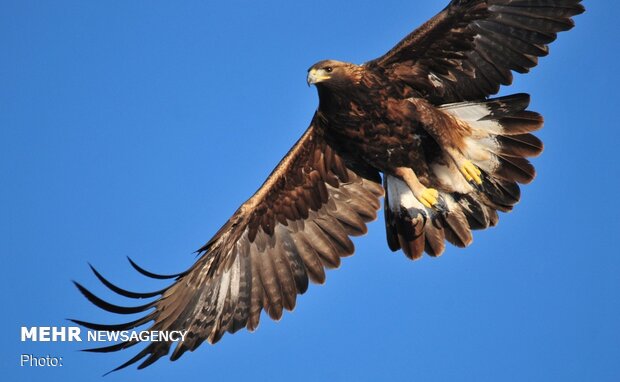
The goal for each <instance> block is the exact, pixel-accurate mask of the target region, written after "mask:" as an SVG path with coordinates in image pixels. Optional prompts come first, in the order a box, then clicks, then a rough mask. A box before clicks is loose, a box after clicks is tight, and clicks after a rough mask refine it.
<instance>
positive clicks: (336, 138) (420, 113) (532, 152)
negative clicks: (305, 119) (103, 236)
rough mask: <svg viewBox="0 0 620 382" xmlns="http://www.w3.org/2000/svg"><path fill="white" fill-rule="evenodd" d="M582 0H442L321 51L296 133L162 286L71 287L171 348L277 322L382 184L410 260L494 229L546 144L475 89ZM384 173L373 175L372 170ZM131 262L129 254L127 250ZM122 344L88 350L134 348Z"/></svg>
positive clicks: (508, 76) (375, 199)
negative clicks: (167, 336) (369, 42)
mask: <svg viewBox="0 0 620 382" xmlns="http://www.w3.org/2000/svg"><path fill="white" fill-rule="evenodd" d="M580 3H581V0H452V1H451V2H450V4H449V5H448V6H447V7H446V8H445V9H444V10H443V11H441V12H440V13H439V14H437V15H436V16H435V17H433V18H432V19H431V20H429V21H428V22H426V23H425V24H424V25H422V26H421V27H420V28H418V29H417V30H415V31H413V32H412V33H411V34H409V35H408V36H406V37H405V38H404V39H403V40H402V41H401V42H399V43H398V44H397V45H396V46H395V47H394V48H393V49H392V50H390V51H389V52H387V53H386V54H385V55H383V56H381V57H379V58H377V59H374V60H372V61H369V62H366V63H364V64H362V65H356V64H352V63H348V62H340V61H333V60H326V61H320V62H318V63H316V64H315V65H313V66H312V67H311V68H310V69H309V70H308V77H307V80H308V84H312V85H315V86H316V88H317V90H318V94H319V106H318V109H317V110H316V113H315V115H314V117H313V119H312V122H311V123H310V127H309V128H308V129H307V130H306V132H305V133H304V134H303V136H302V137H301V138H300V139H299V141H298V142H297V143H296V144H295V145H294V146H293V148H292V149H291V150H290V151H289V152H288V154H287V155H286V156H285V157H284V159H282V161H281V162H280V163H279V164H278V166H277V167H276V168H275V170H274V171H273V172H272V173H271V175H270V176H269V178H267V180H266V181H265V183H264V184H263V185H262V186H261V187H260V188H259V189H258V191H257V192H256V193H255V194H254V195H253V196H252V197H251V198H250V199H248V201H246V202H245V203H243V205H241V207H239V209H238V210H237V211H236V212H235V213H234V215H233V216H232V217H231V218H230V219H229V220H228V221H227V222H226V223H225V224H224V226H223V227H222V228H221V229H220V230H219V231H218V232H217V233H216V234H215V236H213V238H211V239H210V240H209V241H208V242H207V243H206V244H205V245H204V246H203V247H202V248H200V249H199V250H198V253H199V255H200V257H199V259H198V260H197V261H196V262H195V263H194V264H193V265H192V266H191V267H190V268H189V269H188V270H187V271H185V272H182V273H180V274H176V275H169V276H163V275H156V274H153V273H150V272H148V271H146V270H144V269H142V268H140V267H139V266H137V265H136V264H135V263H134V262H131V264H132V265H133V267H134V268H135V269H136V270H138V271H139V272H140V273H142V274H144V275H146V276H149V277H152V278H156V279H173V280H174V281H173V283H172V284H171V285H170V286H168V287H167V288H165V289H162V290H159V291H156V292H153V293H135V292H130V291H127V290H125V289H121V288H119V287H118V286H116V285H114V284H112V283H111V282H109V281H108V280H107V279H105V278H104V277H103V276H102V275H101V274H100V273H98V272H97V271H96V270H95V269H94V268H93V271H94V273H95V275H96V277H97V278H98V279H99V280H100V281H101V282H103V283H104V284H105V285H106V286H107V287H109V288H110V289H111V290H112V291H114V292H116V293H118V294H119V295H122V296H125V297H129V298H135V299H142V298H151V297H156V299H155V300H153V301H152V302H149V303H146V304H143V305H140V306H135V307H122V306H117V305H113V304H110V303H108V302H106V301H104V300H102V299H100V298H99V297H97V296H95V295H94V294H92V293H91V292H90V291H88V290H87V289H85V288H84V287H83V286H81V285H80V284H77V283H76V285H77V287H78V288H79V290H80V291H81V292H82V293H83V294H84V295H85V296H86V298H88V300H90V301H91V302H92V303H94V304H95V305H97V306H98V307H100V308H102V309H105V310H107V311H110V312H113V313H118V314H132V313H138V312H147V311H149V312H148V313H146V315H145V316H144V317H142V318H140V319H137V320H135V321H131V322H127V323H123V324H116V325H107V324H96V323H90V322H85V321H80V320H74V322H76V323H77V324H80V325H82V326H84V327H86V328H90V329H94V330H107V331H117V330H131V329H134V328H136V327H139V326H141V325H145V324H147V323H151V325H150V327H149V330H152V331H173V330H188V333H187V335H186V336H185V338H184V340H183V341H180V342H178V343H177V344H176V346H175V347H174V350H173V352H172V355H171V359H172V360H176V359H178V358H179V357H180V356H181V355H182V354H183V353H185V352H186V351H187V350H190V351H193V350H194V349H196V348H197V347H198V346H199V345H200V344H201V343H202V342H203V341H205V340H206V341H208V342H209V343H215V342H217V341H218V340H219V339H220V338H221V337H222V336H223V335H224V333H225V332H230V333H234V332H236V331H238V330H239V329H241V328H244V327H245V328H247V329H248V330H250V331H253V330H255V329H256V327H257V326H258V323H259V318H260V315H261V311H262V310H263V309H264V310H265V311H266V312H267V313H268V314H269V316H270V317H271V318H273V319H275V320H278V319H280V318H281V317H282V313H283V310H284V309H286V310H289V311H290V310H292V309H293V308H294V307H295V301H296V297H297V294H302V293H304V292H305V291H306V289H307V288H308V281H309V280H311V281H313V282H316V283H319V284H321V283H323V282H324V281H325V270H324V268H336V267H338V266H339V264H340V258H341V257H344V256H349V255H351V254H353V250H354V248H353V243H352V242H351V239H350V237H351V236H359V235H362V234H364V233H365V232H366V223H368V222H370V221H372V220H374V219H375V218H376V216H377V211H378V210H379V208H380V199H381V197H382V196H384V195H385V202H384V211H385V213H384V215H385V227H386V232H387V242H388V245H389V247H390V249H391V250H393V251H396V250H398V249H402V250H403V252H404V253H405V255H407V256H408V257H410V258H412V259H417V258H419V257H421V256H422V254H423V252H426V253H427V254H429V255H431V256H439V255H440V254H441V253H442V252H443V251H444V248H445V242H446V241H447V242H449V243H452V244H454V245H456V246H458V247H465V246H467V245H469V244H470V243H471V242H472V232H471V231H472V230H475V229H484V228H487V227H490V226H494V225H496V224H497V222H498V213H497V212H498V211H502V212H507V211H510V210H511V209H512V208H513V206H514V205H515V204H516V203H517V202H518V201H519V196H520V191H519V186H518V184H519V183H528V182H530V181H532V179H533V178H534V175H535V171H534V167H533V166H532V165H531V164H530V162H529V161H528V160H527V159H526V158H527V157H532V156H536V155H538V154H540V152H541V151H542V148H543V145H542V143H541V141H540V140H539V139H538V138H536V137H535V136H534V135H532V134H531V132H533V131H535V130H538V129H539V128H541V126H542V124H543V119H542V117H541V116H540V115H539V114H537V113H535V112H532V111H528V110H526V109H527V107H528V104H529V96H528V95H527V94H516V95H511V96H507V97H501V98H493V99H490V98H488V97H489V96H490V95H493V94H496V93H497V92H498V91H499V88H500V85H509V84H510V83H511V82H512V71H516V72H519V73H526V72H528V71H529V69H530V68H532V67H534V66H535V65H536V64H537V61H538V57H542V56H545V55H546V54H547V53H548V46H547V45H548V44H549V43H551V42H552V41H554V40H555V39H556V34H557V33H558V32H560V31H565V30H568V29H571V28H572V27H573V25H574V24H573V21H572V19H571V17H572V16H575V15H577V14H580V13H582V12H583V11H584V7H583V6H582V5H581V4H580ZM381 174H383V177H381ZM130 261H131V260H130ZM136 343H138V342H137V341H127V342H120V343H117V344H114V345H111V346H106V347H102V348H95V349H88V351H93V352H111V351H117V350H121V349H125V348H128V347H131V346H133V345H135V344H136ZM172 345H173V342H166V341H163V342H150V343H149V344H148V345H147V346H146V347H145V348H144V349H143V350H142V351H140V352H139V353H138V354H137V355H135V356H134V357H133V358H131V359H130V360H129V361H127V362H126V363H124V364H123V365H121V366H119V367H118V368H117V369H115V370H118V369H121V368H124V367H126V366H128V365H131V364H133V363H135V362H138V361H140V360H142V359H143V358H144V357H146V359H145V360H144V361H142V363H141V364H140V366H139V368H143V367H146V366H148V365H150V364H152V363H153V362H155V361H156V360H158V359H159V358H160V357H162V356H164V355H166V354H168V353H169V351H170V350H171V347H172Z"/></svg>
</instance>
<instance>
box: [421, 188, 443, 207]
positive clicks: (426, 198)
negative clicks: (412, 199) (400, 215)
mask: <svg viewBox="0 0 620 382" xmlns="http://www.w3.org/2000/svg"><path fill="white" fill-rule="evenodd" d="M416 198H417V199H418V200H419V201H420V203H422V204H424V206H425V207H426V208H432V207H433V206H434V205H435V204H437V202H438V201H439V192H438V191H437V190H436V189H434V188H425V189H424V191H422V192H421V193H420V194H419V195H416Z"/></svg>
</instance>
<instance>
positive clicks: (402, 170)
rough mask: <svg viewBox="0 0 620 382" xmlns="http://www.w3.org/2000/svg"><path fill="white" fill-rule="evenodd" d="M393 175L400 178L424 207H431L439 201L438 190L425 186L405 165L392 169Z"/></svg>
mask: <svg viewBox="0 0 620 382" xmlns="http://www.w3.org/2000/svg"><path fill="white" fill-rule="evenodd" d="M394 175H396V176H398V177H399V178H401V179H402V180H403V181H404V182H405V183H406V184H407V186H408V187H409V189H411V192H413V195H414V196H415V197H416V199H418V200H419V201H420V203H422V204H423V205H424V206H425V207H426V208H432V207H433V206H435V205H436V204H437V203H438V202H439V192H438V191H437V190H436V189H434V188H428V187H425V186H424V185H423V184H422V183H420V180H419V179H418V177H417V176H416V174H415V172H413V170H412V169H410V168H407V167H398V168H396V170H395V171H394Z"/></svg>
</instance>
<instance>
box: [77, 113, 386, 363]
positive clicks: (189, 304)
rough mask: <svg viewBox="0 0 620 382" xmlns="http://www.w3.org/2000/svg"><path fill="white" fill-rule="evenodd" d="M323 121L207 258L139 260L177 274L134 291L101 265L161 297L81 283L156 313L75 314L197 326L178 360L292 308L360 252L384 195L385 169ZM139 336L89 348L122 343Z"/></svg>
mask: <svg viewBox="0 0 620 382" xmlns="http://www.w3.org/2000/svg"><path fill="white" fill-rule="evenodd" d="M318 121H319V119H318V118H317V117H315V118H314V120H313V123H312V124H311V126H310V127H309V128H308V130H307V131H306V133H305V134H304V135H303V136H302V137H301V138H300V140H299V141H298V142H297V143H296V144H295V146H294V147H293V148H292V149H291V150H290V152H289V153H288V154H287V155H286V156H285V157H284V159H282V161H281V162H280V164H279V165H278V166H277V167H276V169H275V170H274V171H273V173H272V174H271V175H270V176H269V178H268V179H267V180H266V181H265V183H264V184H263V186H262V187H261V188H260V189H259V190H258V191H257V192H256V194H254V196H252V197H251V198H250V199H249V200H248V201H247V202H245V203H244V204H243V205H242V206H241V207H240V208H239V209H238V210H237V211H236V212H235V214H234V215H233V216H232V217H231V218H230V220H228V222H226V224H224V226H223V227H222V228H221V229H220V230H219V231H218V232H217V233H216V235H215V236H214V237H213V238H212V239H211V240H209V242H208V243H207V244H205V245H204V246H203V247H202V248H200V249H199V250H198V252H199V254H200V258H199V259H198V261H197V262H196V263H195V264H194V265H193V266H192V267H191V268H190V269H188V270H187V271H185V272H183V273H182V274H178V275H171V276H160V275H155V274H153V273H149V272H147V271H145V270H143V269H142V268H140V267H138V266H137V265H135V263H133V262H132V265H133V266H134V268H136V269H137V270H138V271H139V272H140V273H142V274H145V275H147V276H150V277H153V278H160V279H162V278H174V279H175V280H174V282H173V284H172V285H170V286H169V287H168V288H165V289H163V290H160V291H157V292H153V293H135V292H130V291H126V290H124V289H121V288H119V287H117V286H116V285H114V284H112V283H111V282H109V281H108V280H106V279H105V278H103V276H101V274H99V273H98V272H97V271H96V270H95V269H94V268H93V271H94V272H95V275H96V276H97V278H99V280H101V281H102V282H103V283H104V284H105V285H106V286H107V287H109V288H110V289H111V290H112V291H114V292H116V293H118V294H120V295H122V296H125V297H130V298H136V299H139V298H147V297H157V298H156V299H155V300H154V301H152V302H150V303H147V304H144V305H141V306H137V307H121V306H117V305H113V304H110V303H108V302H106V301H104V300H102V299H100V298H99V297H97V296H95V295H94V294H92V293H91V292H90V291H88V290H87V289H86V288H84V287H83V286H81V285H80V284H77V283H76V285H77V287H78V288H79V289H80V291H81V292H82V293H83V294H84V295H85V296H86V298H88V300H90V301H91V302H92V303H94V304H95V305H97V306H98V307H100V308H102V309H104V310H107V311H110V312H113V313H118V314H132V313H138V312H147V311H150V312H149V313H147V314H146V315H145V316H144V317H142V318H140V319H138V320H135V321H131V322H127V323H122V324H115V325H106V324H95V323H90V322H84V321H79V320H74V322H76V323H77V324H79V325H82V326H84V327H87V328H90V329H93V330H108V331H120V330H131V329H133V328H136V327H138V326H141V325H144V324H147V323H149V322H152V324H151V325H150V327H149V329H148V330H152V331H173V330H189V332H188V334H187V336H186V338H185V340H184V341H182V342H179V343H178V344H177V345H176V347H175V348H174V350H173V353H172V355H171V359H172V360H176V359H178V358H179V357H180V356H181V355H182V354H183V353H184V352H185V351H187V350H190V351H193V350H194V349H196V348H197V347H198V346H199V345H200V344H201V343H202V342H203V341H205V340H207V341H208V342H210V343H215V342H217V341H218V340H219V339H220V338H221V337H222V336H223V335H224V333H225V332H230V333H234V332H236V331H237V330H239V329H241V328H243V327H246V328H248V329H249V330H251V331H252V330H254V329H256V327H257V326H258V322H259V318H260V314H261V311H262V310H263V309H264V310H265V311H266V312H267V313H268V314H269V316H271V318H273V319H275V320H278V319H280V318H281V317H282V313H283V310H284V309H286V310H292V309H293V308H294V307H295V301H296V297H297V294H302V293H304V292H305V291H306V289H307V288H308V280H312V281H314V282H317V283H323V282H324V280H325V272H324V268H336V267H338V266H339V264H340V258H341V257H343V256H348V255H351V254H353V250H354V248H353V243H352V242H351V240H350V238H349V237H350V236H357V235H362V234H364V233H365V232H366V223H367V222H369V221H372V220H374V219H375V218H376V214H377V210H378V209H379V207H380V203H379V199H380V197H381V196H382V195H383V188H382V186H381V184H380V181H381V180H380V176H379V174H378V173H377V172H376V171H373V170H369V169H367V168H364V167H363V166H362V165H360V164H358V163H356V162H353V161H350V160H347V159H345V158H344V157H343V156H341V155H339V154H338V153H337V152H336V151H335V150H334V149H333V147H331V146H330V145H329V144H327V143H326V142H325V141H324V139H323V137H322V135H321V133H320V129H319V127H318V124H319V123H320V122H318ZM136 343H137V342H132V341H127V342H121V343H118V344H114V345H111V346H107V347H103V348H96V349H88V351H93V352H112V351H118V350H121V349H125V348H128V347H130V346H133V345H135V344H136ZM172 345H173V343H171V342H151V343H149V344H148V345H147V346H146V347H145V348H144V349H143V350H142V351H140V352H139V353H138V354H137V355H136V356H134V357H133V358H131V359H130V360H129V361H127V362H126V363H124V364H123V365H121V366H119V367H118V368H117V369H115V370H118V369H121V368H124V367H126V366H129V365H131V364H133V363H135V362H138V361H140V360H141V359H142V358H144V357H147V358H146V359H145V360H144V361H143V362H142V363H141V364H140V366H139V368H143V367H146V366H148V365H150V364H152V363H153V362H155V361H156V360H157V359H159V358H160V357H162V356H164V355H166V354H168V352H169V351H170V348H171V347H172Z"/></svg>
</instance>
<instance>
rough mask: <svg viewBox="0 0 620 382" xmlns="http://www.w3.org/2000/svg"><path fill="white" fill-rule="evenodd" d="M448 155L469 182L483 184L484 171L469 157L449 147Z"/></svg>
mask: <svg viewBox="0 0 620 382" xmlns="http://www.w3.org/2000/svg"><path fill="white" fill-rule="evenodd" d="M446 151H447V152H448V155H450V157H451V158H452V160H453V161H454V163H456V166H457V167H458V169H459V171H460V172H461V174H462V175H463V177H464V178H465V180H467V181H468V182H472V181H473V182H475V183H476V184H478V185H480V184H482V178H481V177H480V175H482V172H481V171H480V169H479V168H478V167H477V166H476V165H475V164H473V163H472V162H471V161H470V160H469V159H467V158H465V157H464V156H463V154H461V153H460V152H459V151H458V150H455V149H448V150H446Z"/></svg>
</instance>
